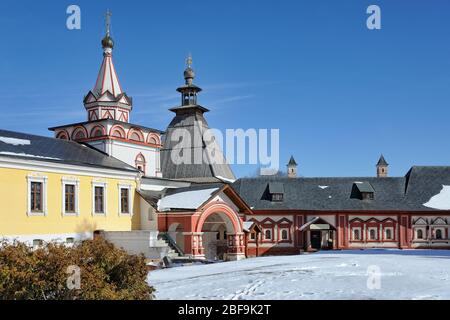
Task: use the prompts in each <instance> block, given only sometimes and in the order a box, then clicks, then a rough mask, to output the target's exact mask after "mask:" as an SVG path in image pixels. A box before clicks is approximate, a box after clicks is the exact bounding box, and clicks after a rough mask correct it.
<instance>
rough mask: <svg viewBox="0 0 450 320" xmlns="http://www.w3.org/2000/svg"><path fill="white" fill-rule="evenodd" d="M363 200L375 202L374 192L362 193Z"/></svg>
mask: <svg viewBox="0 0 450 320" xmlns="http://www.w3.org/2000/svg"><path fill="white" fill-rule="evenodd" d="M361 197H362V200H373V198H374V196H373V192H361Z"/></svg>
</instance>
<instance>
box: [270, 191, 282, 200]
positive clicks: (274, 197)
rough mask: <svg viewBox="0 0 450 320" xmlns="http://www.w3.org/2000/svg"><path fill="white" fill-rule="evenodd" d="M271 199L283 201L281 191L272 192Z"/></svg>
mask: <svg viewBox="0 0 450 320" xmlns="http://www.w3.org/2000/svg"><path fill="white" fill-rule="evenodd" d="M272 201H274V202H277V201H283V194H282V193H273V194H272Z"/></svg>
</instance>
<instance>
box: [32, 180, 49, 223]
mask: <svg viewBox="0 0 450 320" xmlns="http://www.w3.org/2000/svg"><path fill="white" fill-rule="evenodd" d="M47 180H48V178H47V177H45V176H32V175H28V176H27V215H28V216H30V217H33V216H35V217H45V216H47V213H48V212H47ZM32 182H40V183H42V212H34V211H31V183H32Z"/></svg>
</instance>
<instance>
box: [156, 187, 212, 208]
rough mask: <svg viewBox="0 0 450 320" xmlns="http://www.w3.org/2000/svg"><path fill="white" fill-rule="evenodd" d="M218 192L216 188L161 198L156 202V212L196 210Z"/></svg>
mask: <svg viewBox="0 0 450 320" xmlns="http://www.w3.org/2000/svg"><path fill="white" fill-rule="evenodd" d="M217 190H219V188H218V187H215V188H209V189H201V190H189V191H184V192H178V193H175V194H171V195H168V196H165V197H163V198H162V199H160V200H159V201H158V211H169V210H170V209H197V208H198V207H200V206H201V205H202V204H203V203H204V202H205V201H207V200H208V199H209V198H211V195H212V194H213V193H214V192H216V191H217Z"/></svg>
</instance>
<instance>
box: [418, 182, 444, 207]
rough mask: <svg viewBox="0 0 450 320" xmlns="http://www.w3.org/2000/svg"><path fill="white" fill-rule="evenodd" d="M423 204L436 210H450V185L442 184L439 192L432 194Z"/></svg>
mask: <svg viewBox="0 0 450 320" xmlns="http://www.w3.org/2000/svg"><path fill="white" fill-rule="evenodd" d="M423 205H424V206H425V207H428V208H433V209H438V210H450V186H446V185H442V190H441V192H439V193H438V194H437V195H434V196H432V197H431V198H430V200H429V201H428V202H426V203H424V204H423Z"/></svg>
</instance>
